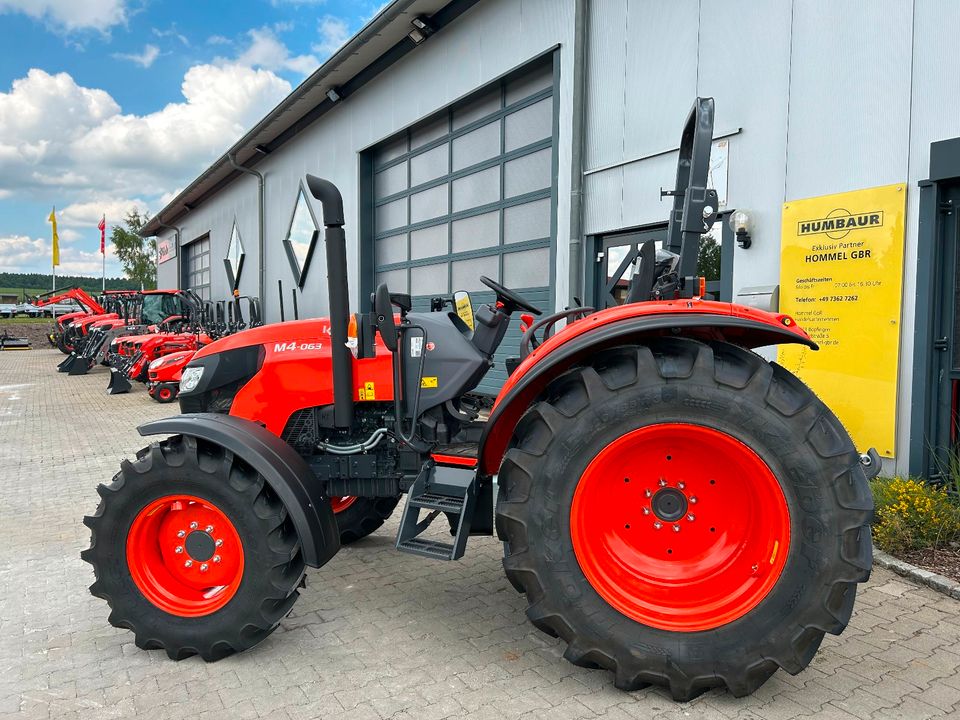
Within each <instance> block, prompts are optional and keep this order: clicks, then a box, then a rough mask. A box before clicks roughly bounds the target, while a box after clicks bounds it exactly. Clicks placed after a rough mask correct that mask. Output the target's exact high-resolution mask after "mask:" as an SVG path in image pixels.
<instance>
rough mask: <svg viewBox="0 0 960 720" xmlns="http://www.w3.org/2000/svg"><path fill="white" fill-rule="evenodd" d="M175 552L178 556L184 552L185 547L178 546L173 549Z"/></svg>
mask: <svg viewBox="0 0 960 720" xmlns="http://www.w3.org/2000/svg"><path fill="white" fill-rule="evenodd" d="M173 551H174V552H175V553H176V554H177V555H179V554H180V553H182V552H183V545H177V546H176V547H175V548H174V549H173Z"/></svg>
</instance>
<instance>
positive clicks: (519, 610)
mask: <svg viewBox="0 0 960 720" xmlns="http://www.w3.org/2000/svg"><path fill="white" fill-rule="evenodd" d="M60 357H61V356H60V355H59V353H57V352H56V351H50V350H41V351H32V352H21V353H0V600H2V604H0V717H2V718H18V719H19V718H35V717H36V718H47V717H50V718H58V719H59V718H64V719H66V718H75V717H89V718H112V717H131V716H134V715H142V716H144V717H150V718H159V717H171V718H183V719H186V718H258V717H263V718H271V720H272V719H274V718H276V719H277V720H285V719H286V718H294V719H297V718H338V717H349V718H360V719H362V718H372V719H378V718H398V719H400V718H410V719H417V720H439V719H440V718H446V717H471V718H496V719H498V720H500V719H509V718H519V717H526V718H536V717H549V718H557V719H561V718H591V717H600V716H602V717H608V718H614V719H616V718H628V717H635V718H657V719H662V720H667V719H677V720H679V719H680V718H687V717H695V718H697V717H699V718H714V719H717V720H723V719H725V718H744V719H748V718H751V719H752V718H769V719H770V720H787V719H789V718H793V717H818V718H846V719H849V718H862V719H866V718H876V719H878V720H879V719H880V718H911V719H913V718H927V717H948V716H953V717H958V716H960V616H958V611H960V603H958V602H957V601H954V600H951V599H948V598H945V597H943V596H940V595H937V594H936V593H934V592H933V591H931V590H928V589H926V588H922V587H918V586H914V585H912V584H909V583H908V582H905V581H904V580H901V579H899V578H897V577H896V576H894V575H892V574H891V573H889V572H887V571H884V570H880V569H877V570H876V571H875V572H874V576H873V580H871V582H870V583H869V584H868V585H867V586H866V588H865V590H863V591H862V592H861V594H860V597H859V599H858V604H857V609H856V611H855V613H854V617H853V623H852V625H851V627H850V628H848V630H847V632H846V633H845V634H844V635H843V636H842V637H841V638H833V637H831V636H828V637H827V639H826V641H825V642H824V644H823V646H822V648H821V650H820V652H819V654H818V655H817V657H816V658H815V659H814V661H813V664H812V666H811V667H810V668H808V669H807V670H806V671H804V672H803V673H801V674H800V675H799V676H797V677H791V676H789V675H787V674H785V673H783V672H780V673H778V674H777V675H776V676H774V677H773V678H772V679H771V680H770V681H769V682H768V683H767V684H766V685H765V686H764V687H763V688H761V690H760V691H759V692H758V693H756V694H755V695H754V696H752V697H750V698H746V699H742V700H737V699H734V698H732V697H730V696H729V695H726V694H724V693H720V692H717V691H714V692H710V693H708V694H706V695H704V696H702V697H700V698H698V699H697V700H696V701H694V702H692V703H688V704H686V705H677V704H675V703H673V702H672V701H671V700H670V699H669V698H668V697H667V696H666V695H665V694H664V693H663V692H662V691H659V690H644V691H640V692H636V693H623V692H620V691H617V690H615V689H614V688H613V686H612V684H611V678H610V676H609V675H608V674H606V673H604V672H602V671H589V670H583V669H580V668H576V667H574V666H572V665H570V664H569V663H567V662H566V661H564V660H563V659H562V657H561V653H562V650H561V646H560V644H559V643H558V642H557V641H555V640H552V639H551V638H548V637H546V636H545V635H542V634H540V633H539V632H537V631H536V630H534V629H533V628H532V627H531V626H530V625H529V624H528V623H527V622H526V620H525V618H524V615H523V601H522V599H521V598H520V597H519V596H518V595H517V594H516V593H515V592H514V591H513V590H512V589H511V588H510V586H509V585H508V583H507V581H506V579H505V578H504V576H503V573H502V571H501V567H500V546H499V544H498V543H497V542H496V541H495V540H493V539H487V538H473V539H472V540H471V541H470V545H471V547H470V550H469V552H468V554H467V556H466V558H464V560H462V561H460V562H457V563H440V562H434V561H429V560H423V559H420V558H416V557H412V556H409V555H402V554H398V553H396V552H394V551H393V549H392V542H391V536H392V534H393V532H394V531H395V524H393V523H388V525H387V526H386V527H384V528H383V529H382V530H381V531H380V532H379V533H378V534H376V535H375V536H373V537H371V538H369V539H367V540H365V541H363V542H361V543H359V544H357V545H355V546H352V547H349V548H347V549H345V550H343V551H342V552H341V553H340V554H339V555H338V556H337V557H336V558H334V560H333V561H332V562H331V563H330V564H329V565H327V566H326V567H325V568H324V569H323V570H321V571H315V572H311V573H310V574H309V576H308V578H309V579H308V587H307V589H306V590H305V591H304V592H303V594H302V597H301V598H300V600H299V602H298V603H297V605H296V606H295V608H294V611H293V614H292V615H291V616H290V617H288V618H287V619H286V620H285V621H284V622H283V623H282V625H281V627H280V629H278V631H277V632H276V633H274V635H272V636H271V637H270V638H269V639H268V640H267V641H266V642H264V643H263V644H262V645H260V646H259V647H258V648H256V649H255V650H254V651H252V652H250V653H247V654H245V655H242V656H239V657H232V658H228V659H226V660H223V661H221V662H219V663H215V664H213V665H207V664H204V663H203V662H201V661H199V660H197V659H196V658H192V659H190V660H186V661H183V662H180V663H173V662H171V661H169V660H167V659H166V656H165V655H163V654H162V653H159V652H156V651H154V652H144V651H141V650H139V649H137V648H136V647H135V646H134V645H133V642H132V636H131V635H130V633H128V632H126V631H122V630H116V629H114V628H112V627H110V626H109V625H107V622H106V616H107V606H106V604H105V603H104V602H103V601H101V600H97V599H95V598H93V597H91V596H90V595H89V594H88V593H87V586H88V585H89V584H90V583H91V582H92V579H93V578H92V572H91V570H90V566H89V565H87V564H85V563H83V562H81V561H80V558H79V555H80V551H81V550H82V549H83V548H85V547H86V545H87V542H88V537H89V535H88V531H87V529H86V528H85V527H84V526H83V525H82V524H81V522H80V519H81V517H82V516H83V515H84V514H85V513H87V512H90V511H91V510H92V509H93V508H94V507H95V505H96V499H97V498H96V494H95V492H94V487H95V486H96V484H97V483H98V482H100V481H104V480H107V479H109V478H110V477H111V476H112V475H113V473H114V472H115V471H116V468H117V464H118V461H119V459H120V458H121V457H122V456H124V455H130V454H132V452H133V451H134V450H136V449H137V448H138V447H140V446H141V445H142V444H143V441H142V440H141V439H140V438H139V437H138V436H137V435H136V433H135V432H134V430H133V427H134V425H135V424H136V423H138V422H141V421H144V420H146V419H149V418H155V417H161V416H163V415H165V414H167V413H168V412H169V411H170V408H169V406H161V405H158V404H156V403H154V402H153V401H151V400H150V399H149V398H148V397H147V395H146V393H145V392H144V391H143V390H142V388H139V387H138V388H136V389H135V391H134V392H133V393H131V394H130V395H125V396H116V397H108V396H107V395H106V394H104V392H103V390H104V387H105V386H106V384H107V377H106V376H107V373H106V372H105V371H104V370H103V369H102V368H98V369H97V370H95V371H93V372H92V373H91V374H90V375H88V376H86V377H73V378H71V377H67V376H65V375H58V374H57V373H56V372H54V365H55V364H56V362H57V361H58V359H59V358H60Z"/></svg>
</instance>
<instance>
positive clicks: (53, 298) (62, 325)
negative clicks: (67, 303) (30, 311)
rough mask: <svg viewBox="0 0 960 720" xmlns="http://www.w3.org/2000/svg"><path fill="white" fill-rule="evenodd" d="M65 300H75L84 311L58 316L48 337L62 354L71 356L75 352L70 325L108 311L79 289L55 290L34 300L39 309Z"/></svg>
mask: <svg viewBox="0 0 960 720" xmlns="http://www.w3.org/2000/svg"><path fill="white" fill-rule="evenodd" d="M64 300H75V301H76V302H77V304H79V305H80V307H81V308H82V310H79V311H77V312H70V313H65V314H64V315H58V316H57V318H56V325H55V328H54V330H53V332H52V333H50V335H49V336H48V338H49V340H50V343H51V344H52V345H55V346H56V347H57V348H58V349H59V350H60V352H62V353H63V354H64V355H69V354H70V353H71V352H72V351H73V349H74V348H73V341H72V338H71V336H70V333H69V331H68V328H69V327H70V324H71V323H72V322H73V321H74V320H79V319H81V318H85V317H92V316H94V315H103V314H105V313H106V312H107V310H106V309H105V308H104V307H103V305H101V304H100V303H99V302H98V301H97V300H96V299H95V298H94V297H92V296H91V295H90V294H89V293H87V291H86V290H84V289H83V288H78V287H70V288H66V289H64V290H53V291H51V292H48V293H43V294H42V295H38V296H37V297H36V298H34V300H33V304H34V305H36V306H37V307H41V308H42V307H46V306H47V305H54V304H56V303H59V302H62V301H64Z"/></svg>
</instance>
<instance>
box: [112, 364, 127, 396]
mask: <svg viewBox="0 0 960 720" xmlns="http://www.w3.org/2000/svg"><path fill="white" fill-rule="evenodd" d="M132 387H133V385H131V384H130V381H129V380H128V379H127V375H126V373H124V372H123V370H118V369H117V368H114V367H112V368H110V382H109V383H108V384H107V395H122V394H123V393H128V392H130V388H132Z"/></svg>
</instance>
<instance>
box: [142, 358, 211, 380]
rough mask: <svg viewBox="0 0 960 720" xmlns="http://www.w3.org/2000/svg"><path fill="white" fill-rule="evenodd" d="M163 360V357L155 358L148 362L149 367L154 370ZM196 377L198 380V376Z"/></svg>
mask: <svg viewBox="0 0 960 720" xmlns="http://www.w3.org/2000/svg"><path fill="white" fill-rule="evenodd" d="M163 360H164V359H163V358H157V359H156V360H154V361H153V362H151V363H150V367H149V369H150V370H156V369H157V368H159V367H160V366H161V365H163ZM197 379H198V380H199V377H198V378H197Z"/></svg>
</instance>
